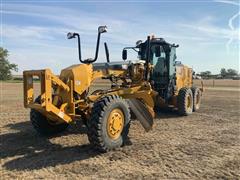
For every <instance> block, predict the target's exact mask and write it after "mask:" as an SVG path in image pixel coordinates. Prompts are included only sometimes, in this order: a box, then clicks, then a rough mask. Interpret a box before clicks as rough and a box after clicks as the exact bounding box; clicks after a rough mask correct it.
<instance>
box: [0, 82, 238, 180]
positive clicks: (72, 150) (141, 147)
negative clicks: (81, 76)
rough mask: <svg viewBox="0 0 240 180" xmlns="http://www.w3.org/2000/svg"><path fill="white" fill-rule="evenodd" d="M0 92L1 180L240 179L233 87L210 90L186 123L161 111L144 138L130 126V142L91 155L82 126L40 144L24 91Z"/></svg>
mask: <svg viewBox="0 0 240 180" xmlns="http://www.w3.org/2000/svg"><path fill="white" fill-rule="evenodd" d="M234 83H238V84H239V81H234ZM234 83H233V84H234ZM0 86H1V92H0V93H1V94H0V159H1V161H0V177H1V179H13V178H15V179H16V178H17V179H35V178H37V179H40V178H48V179H72V178H73V179H82V178H87V179H92V178H93V179H96V178H104V179H105V178H109V179H120V178H124V179H135V178H138V179H176V178H179V179H202V178H208V179H216V178H220V179H240V173H239V172H240V171H239V170H240V89H239V87H238V86H237V87H231V88H225V89H224V88H223V89H221V88H220V89H219V88H216V89H214V88H207V89H206V92H205V93H204V96H203V101H202V107H201V109H200V111H199V112H196V113H194V114H193V115H191V116H188V117H179V116H178V115H177V113H176V112H167V111H164V112H159V113H158V115H157V119H156V120H155V127H154V129H153V131H151V132H149V133H145V132H144V130H143V128H142V127H141V125H140V124H139V122H137V121H133V122H132V126H131V129H130V140H131V142H129V144H128V145H127V146H125V147H123V148H121V149H119V150H117V151H114V152H109V153H105V154H98V153H96V152H94V151H93V150H91V147H90V146H89V144H88V141H87V136H86V134H85V132H86V129H85V128H84V127H82V126H81V124H79V123H78V124H76V125H72V126H71V127H70V128H69V129H68V131H67V132H65V133H64V134H62V135H61V136H58V137H52V138H50V139H46V138H43V137H40V136H39V135H38V134H37V133H36V132H35V131H34V130H33V128H32V126H31V124H30V122H29V110H26V109H24V108H23V99H22V98H23V95H22V89H23V87H22V84H21V83H18V84H17V83H16V84H14V83H0ZM225 87H230V86H225Z"/></svg>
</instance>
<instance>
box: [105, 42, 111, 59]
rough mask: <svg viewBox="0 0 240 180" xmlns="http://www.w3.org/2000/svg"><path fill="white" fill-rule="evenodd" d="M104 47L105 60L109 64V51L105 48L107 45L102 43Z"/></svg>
mask: <svg viewBox="0 0 240 180" xmlns="http://www.w3.org/2000/svg"><path fill="white" fill-rule="evenodd" d="M104 47H105V53H106V59H107V62H108V63H109V62H110V59H109V50H108V46H107V43H106V42H105V43H104Z"/></svg>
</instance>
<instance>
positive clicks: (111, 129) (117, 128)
mask: <svg viewBox="0 0 240 180" xmlns="http://www.w3.org/2000/svg"><path fill="white" fill-rule="evenodd" d="M123 125H124V115H123V112H122V111H121V110H120V109H114V110H113V111H112V112H111V113H110V114H109V116H108V121H107V133H108V136H109V137H110V138H111V139H117V138H118V137H119V136H120V135H121V133H122V130H123Z"/></svg>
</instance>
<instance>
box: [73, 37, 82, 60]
mask: <svg viewBox="0 0 240 180" xmlns="http://www.w3.org/2000/svg"><path fill="white" fill-rule="evenodd" d="M75 35H76V36H77V39H78V57H79V61H80V62H81V63H83V60H82V54H81V39H80V35H79V34H77V33H75Z"/></svg>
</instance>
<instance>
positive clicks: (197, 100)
mask: <svg viewBox="0 0 240 180" xmlns="http://www.w3.org/2000/svg"><path fill="white" fill-rule="evenodd" d="M191 89H192V94H193V111H194V112H195V111H198V110H199V109H200V104H201V96H202V94H201V91H200V89H199V88H198V87H192V88H191Z"/></svg>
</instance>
